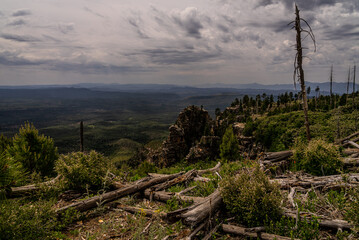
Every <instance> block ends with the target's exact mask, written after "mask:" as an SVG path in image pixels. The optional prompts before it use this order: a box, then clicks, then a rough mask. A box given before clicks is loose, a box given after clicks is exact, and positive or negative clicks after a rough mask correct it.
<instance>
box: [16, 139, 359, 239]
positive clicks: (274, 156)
mask: <svg viewBox="0 0 359 240" xmlns="http://www.w3.org/2000/svg"><path fill="white" fill-rule="evenodd" d="M358 135H359V133H358ZM345 141H347V139H346V140H343V141H342V142H345ZM356 150H358V151H356ZM345 151H346V153H347V154H349V155H351V156H350V157H349V158H343V164H344V165H345V166H349V167H352V166H355V165H357V164H358V163H359V158H357V157H355V156H354V154H358V153H359V149H354V150H353V149H347V150H345ZM292 155H293V152H292V151H283V152H276V153H264V154H263V155H262V156H261V158H260V159H259V163H260V165H261V167H262V168H263V169H264V170H265V169H269V168H270V167H273V166H280V167H283V166H285V164H288V163H289V161H290V157H291V156H292ZM220 165H221V164H220V163H218V164H217V165H216V166H215V167H214V168H211V169H208V170H190V171H188V172H180V173H176V174H170V175H166V174H149V176H148V177H145V178H143V179H140V180H138V181H135V182H132V183H127V184H125V185H123V184H118V185H116V184H115V185H114V186H115V187H116V189H115V190H113V191H110V192H106V193H103V194H101V195H98V196H94V197H91V198H88V199H85V200H81V201H77V202H75V203H72V204H70V205H67V206H64V207H61V208H59V209H57V210H56V212H57V213H59V214H60V213H62V212H64V211H66V210H67V209H70V208H72V209H76V210H78V211H87V210H89V209H92V208H95V207H97V206H99V205H104V204H109V203H112V206H113V205H115V206H116V207H117V208H119V209H122V210H124V211H127V212H130V213H141V214H143V215H145V216H149V217H152V216H158V217H160V218H161V219H163V220H166V221H168V222H174V221H179V220H182V222H183V223H185V224H186V225H188V226H190V227H192V229H194V230H193V231H192V232H191V234H190V235H189V236H188V237H187V239H191V238H194V237H195V236H196V235H197V234H198V233H199V232H200V231H203V232H204V234H205V237H204V239H210V237H211V235H212V234H213V233H215V232H216V231H218V229H222V231H223V232H226V233H230V234H237V235H241V236H246V237H253V238H257V237H259V238H260V239H283V240H284V239H290V238H288V237H282V236H277V235H274V234H269V233H265V228H264V227H257V228H245V227H243V226H241V227H240V226H234V225H230V224H223V221H222V222H221V221H216V222H215V223H214V221H213V219H214V218H216V217H218V214H219V212H221V210H222V209H223V208H222V207H221V206H222V205H223V201H222V197H221V195H220V191H219V190H218V189H216V190H215V191H214V192H213V193H212V194H210V195H209V196H207V197H193V196H187V195H186V193H188V192H190V191H191V190H192V189H193V188H194V187H190V188H187V189H185V190H183V191H181V192H179V193H173V192H167V191H166V189H168V188H169V187H171V186H174V185H176V184H179V183H185V182H189V181H211V180H210V179H208V178H205V177H203V176H202V175H203V174H205V173H209V172H212V173H216V172H217V174H218V171H219V169H220ZM59 178H60V177H57V178H56V179H53V180H51V181H49V182H46V183H42V184H39V185H29V186H24V187H19V188H13V189H12V194H13V196H18V195H21V194H24V193H28V192H30V191H36V190H38V189H39V188H40V187H41V186H51V185H52V184H54V183H55V182H56V181H57V180H58V179H59ZM271 181H272V182H276V183H277V184H278V185H279V187H280V188H281V189H282V191H287V192H288V202H289V203H291V208H283V209H282V213H283V215H284V216H286V217H288V218H292V219H299V218H300V219H302V220H303V219H304V220H308V221H310V219H311V218H316V219H318V222H319V227H320V228H322V229H334V230H336V231H337V230H350V229H353V225H351V224H350V223H348V222H346V221H343V220H338V219H330V218H329V217H328V216H321V215H316V214H313V213H303V212H302V213H300V212H299V211H298V207H297V205H296V203H295V201H294V200H293V198H294V195H295V194H296V192H306V191H310V190H313V189H314V190H316V189H318V190H321V191H326V190H329V189H341V188H347V187H359V173H350V174H346V175H332V176H323V177H314V176H312V175H309V174H303V173H296V174H293V173H289V174H288V173H287V174H282V175H277V176H276V177H274V178H272V179H271ZM137 193H140V194H142V195H141V196H143V197H145V198H148V199H150V201H162V202H166V201H168V200H170V199H173V198H177V199H179V200H180V201H191V202H193V204H192V205H191V206H189V207H186V208H183V209H179V210H176V211H172V212H167V213H166V212H161V211H154V210H151V209H143V208H136V207H132V206H125V205H123V204H120V203H118V202H116V200H118V199H120V198H122V197H125V196H128V195H133V194H137ZM218 222H221V223H220V224H218ZM166 239H168V238H166Z"/></svg>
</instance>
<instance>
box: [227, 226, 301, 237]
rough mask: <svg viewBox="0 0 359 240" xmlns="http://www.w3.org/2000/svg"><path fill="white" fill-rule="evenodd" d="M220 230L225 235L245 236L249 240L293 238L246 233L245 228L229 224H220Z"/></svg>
mask: <svg viewBox="0 0 359 240" xmlns="http://www.w3.org/2000/svg"><path fill="white" fill-rule="evenodd" d="M222 230H223V232H226V233H230V234H235V235H240V236H245V237H251V238H256V239H257V238H259V239H265V240H274V239H276V240H290V239H293V238H290V237H282V236H279V235H275V234H270V233H264V232H258V233H253V232H249V231H246V228H243V227H239V226H234V225H229V224H222ZM294 239H295V238H294Z"/></svg>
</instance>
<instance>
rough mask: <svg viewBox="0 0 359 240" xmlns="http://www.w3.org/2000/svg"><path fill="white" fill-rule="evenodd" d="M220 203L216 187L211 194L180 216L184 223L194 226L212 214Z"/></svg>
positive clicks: (220, 198) (220, 199)
mask: <svg viewBox="0 0 359 240" xmlns="http://www.w3.org/2000/svg"><path fill="white" fill-rule="evenodd" d="M221 204H222V197H221V194H220V192H219V190H218V189H216V190H215V191H214V192H213V193H212V194H211V195H209V196H208V197H206V199H205V200H204V201H203V202H202V203H199V204H198V205H197V206H194V207H193V208H191V209H189V210H188V211H186V212H184V213H182V214H181V216H180V218H182V219H183V221H184V223H185V224H187V225H190V226H195V225H197V224H198V223H201V222H202V221H203V220H205V219H206V218H209V217H210V216H212V215H213V214H214V213H215V212H216V211H217V210H218V208H219V207H220V205H221Z"/></svg>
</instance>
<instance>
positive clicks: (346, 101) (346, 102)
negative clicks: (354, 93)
mask: <svg viewBox="0 0 359 240" xmlns="http://www.w3.org/2000/svg"><path fill="white" fill-rule="evenodd" d="M349 84H350V66H349V71H348V83H347V97H346V100H345V104H348V94H349Z"/></svg>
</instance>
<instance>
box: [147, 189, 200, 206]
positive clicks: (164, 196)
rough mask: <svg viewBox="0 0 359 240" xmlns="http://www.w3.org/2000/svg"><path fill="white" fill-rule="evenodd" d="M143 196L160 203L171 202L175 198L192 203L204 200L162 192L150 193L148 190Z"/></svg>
mask: <svg viewBox="0 0 359 240" xmlns="http://www.w3.org/2000/svg"><path fill="white" fill-rule="evenodd" d="M144 195H145V197H146V198H148V199H150V198H152V200H156V201H160V202H167V201H168V200H171V199H172V198H174V197H177V198H178V199H179V200H180V201H185V202H190V201H193V202H194V203H200V202H202V201H203V200H204V199H205V198H202V197H191V196H185V195H180V194H176V193H173V192H164V191H159V192H151V191H150V190H149V189H146V190H145V194H144ZM151 195H152V197H151Z"/></svg>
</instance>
